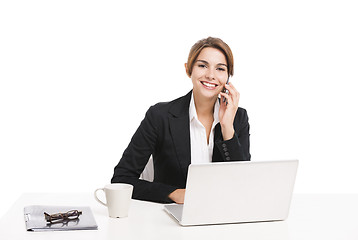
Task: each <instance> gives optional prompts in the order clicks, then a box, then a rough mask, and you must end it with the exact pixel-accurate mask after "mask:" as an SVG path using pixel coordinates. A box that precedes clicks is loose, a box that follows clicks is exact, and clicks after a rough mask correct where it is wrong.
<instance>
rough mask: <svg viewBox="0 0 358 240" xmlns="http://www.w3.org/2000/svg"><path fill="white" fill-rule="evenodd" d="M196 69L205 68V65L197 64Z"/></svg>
mask: <svg viewBox="0 0 358 240" xmlns="http://www.w3.org/2000/svg"><path fill="white" fill-rule="evenodd" d="M198 67H200V68H205V67H206V65H205V64H198Z"/></svg>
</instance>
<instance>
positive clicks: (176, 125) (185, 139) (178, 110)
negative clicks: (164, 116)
mask: <svg viewBox="0 0 358 240" xmlns="http://www.w3.org/2000/svg"><path fill="white" fill-rule="evenodd" d="M190 99H191V91H190V92H189V93H188V94H187V95H185V96H184V97H182V98H180V99H178V100H177V101H175V102H174V103H173V106H172V107H171V109H170V110H169V112H170V113H171V116H169V126H170V131H171V135H172V139H173V143H174V146H175V150H176V156H177V159H178V161H179V164H180V167H181V169H182V171H183V174H184V177H185V179H186V177H187V173H188V167H189V165H190V163H191V150H190V130H189V129H190V126H189V103H190Z"/></svg>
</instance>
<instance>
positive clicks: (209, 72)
mask: <svg viewBox="0 0 358 240" xmlns="http://www.w3.org/2000/svg"><path fill="white" fill-rule="evenodd" d="M227 79H228V68H227V62H226V58H225V55H224V54H223V53H222V52H221V51H220V50H218V49H216V48H212V47H206V48H204V49H203V50H201V52H200V54H199V56H198V57H197V60H196V62H195V63H194V65H193V69H192V74H191V80H192V82H193V92H194V94H195V95H196V96H200V97H205V98H217V97H218V94H219V93H220V91H222V89H223V87H224V86H225V84H226V81H227Z"/></svg>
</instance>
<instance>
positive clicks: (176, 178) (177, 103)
mask: <svg viewBox="0 0 358 240" xmlns="http://www.w3.org/2000/svg"><path fill="white" fill-rule="evenodd" d="M233 66H234V65H233V55H232V52H231V50H230V48H229V46H228V45H227V44H226V43H224V42H223V41H222V40H221V39H219V38H212V37H209V38H206V39H202V40H200V41H198V42H197V43H196V44H194V46H193V47H192V48H191V50H190V53H189V57H188V62H187V63H186V64H185V69H186V73H187V75H188V76H189V77H190V78H191V80H192V83H193V89H192V91H190V92H189V93H188V94H186V95H185V96H183V97H180V98H178V99H175V100H173V101H171V102H165V103H158V104H156V105H154V106H152V107H150V108H149V110H148V111H147V113H146V115H145V118H144V119H143V121H142V122H141V124H140V126H139V128H138V129H137V131H136V132H135V134H134V136H133V137H132V139H131V142H130V143H129V145H128V147H127V149H126V150H125V151H124V153H123V156H122V158H121V160H120V162H119V163H118V165H117V166H116V167H115V169H114V175H113V178H112V181H111V182H112V183H116V182H123V183H129V184H132V185H133V186H134V190H133V198H135V199H140V200H147V201H155V202H163V203H168V202H176V203H183V202H184V195H185V184H186V178H187V171H188V166H189V165H190V164H197V163H209V162H224V161H249V160H250V152H249V147H250V144H249V136H250V134H249V123H248V117H247V113H246V110H245V109H243V108H239V107H238V104H239V98H240V94H239V92H238V91H237V90H236V89H235V87H234V86H233V84H232V83H230V82H229V83H228V84H226V83H227V81H228V79H229V76H232V75H233V72H234V69H233ZM225 89H226V91H225ZM219 97H220V98H221V99H224V100H223V101H221V100H220V98H219ZM150 155H152V156H153V163H154V181H153V182H148V181H145V180H142V179H139V176H140V174H141V173H142V172H143V169H144V168H145V166H146V164H147V162H148V159H149V157H150Z"/></svg>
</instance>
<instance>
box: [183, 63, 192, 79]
mask: <svg viewBox="0 0 358 240" xmlns="http://www.w3.org/2000/svg"><path fill="white" fill-rule="evenodd" d="M184 66H185V71H186V75H188V77H191V76H190V74H189V69H188V64H187V63H184Z"/></svg>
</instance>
